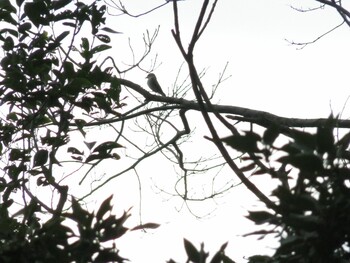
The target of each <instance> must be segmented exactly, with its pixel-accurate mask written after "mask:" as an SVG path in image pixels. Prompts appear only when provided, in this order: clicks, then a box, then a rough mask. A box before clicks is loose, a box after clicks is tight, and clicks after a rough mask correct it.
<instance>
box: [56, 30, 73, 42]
mask: <svg viewBox="0 0 350 263" xmlns="http://www.w3.org/2000/svg"><path fill="white" fill-rule="evenodd" d="M69 33H70V31H64V32H63V33H61V34H60V35H59V36H58V37H56V39H55V41H56V42H61V41H62V40H63V39H64V38H66V37H67V36H68V35H69Z"/></svg>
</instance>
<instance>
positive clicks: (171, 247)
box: [88, 0, 350, 263]
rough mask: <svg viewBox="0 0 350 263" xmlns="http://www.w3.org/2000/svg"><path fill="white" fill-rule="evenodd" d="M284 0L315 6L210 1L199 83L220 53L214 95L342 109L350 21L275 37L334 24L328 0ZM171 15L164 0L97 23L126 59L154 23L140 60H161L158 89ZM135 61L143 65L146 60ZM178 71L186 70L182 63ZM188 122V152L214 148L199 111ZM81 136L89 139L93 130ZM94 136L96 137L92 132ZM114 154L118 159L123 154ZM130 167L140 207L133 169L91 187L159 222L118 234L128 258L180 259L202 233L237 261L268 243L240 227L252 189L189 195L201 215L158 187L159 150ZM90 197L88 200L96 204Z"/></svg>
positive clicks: (268, 0)
mask: <svg viewBox="0 0 350 263" xmlns="http://www.w3.org/2000/svg"><path fill="white" fill-rule="evenodd" d="M163 2H164V1H162V0H159V1H156V0H148V1H131V0H130V1H124V4H125V6H126V7H127V8H128V10H129V12H130V13H133V14H137V13H141V12H143V11H146V10H149V9H151V8H153V7H154V6H156V5H158V4H161V3H163ZM201 3H202V1H195V0H185V1H180V2H179V3H178V5H179V7H180V8H179V13H180V18H181V20H180V26H181V30H182V36H183V40H184V42H185V43H187V42H188V39H189V37H190V36H191V34H192V29H193V27H194V22H195V20H196V18H197V14H198V12H199V7H200V4H201ZM292 3H293V6H294V7H304V8H308V7H315V6H317V4H315V2H314V1H288V0H283V1H281V0H264V1H261V0H249V1H248V0H241V1H238V0H236V1H233V0H219V3H218V5H217V9H216V11H215V13H214V15H213V17H212V21H211V23H210V24H209V26H208V28H207V30H206V32H205V33H204V35H203V38H202V39H201V40H200V41H199V44H198V46H197V49H196V52H195V62H196V65H197V68H198V69H203V68H206V69H207V73H206V75H205V77H204V78H203V81H204V84H205V85H206V86H207V87H208V88H210V87H211V86H212V85H213V84H215V82H216V81H217V79H218V76H219V74H220V73H221V72H222V69H223V68H224V66H225V64H226V62H229V66H228V68H227V71H226V75H227V76H229V75H231V77H230V78H229V79H228V80H226V81H225V82H224V83H223V84H222V85H221V86H220V89H219V91H218V93H217V95H216V97H215V98H214V101H215V102H219V103H220V104H226V105H234V106H242V107H247V108H252V109H256V110H263V111H268V112H271V113H273V114H277V115H280V116H285V117H300V118H317V117H327V116H328V115H329V114H330V112H331V109H332V110H333V111H334V113H335V114H337V113H339V112H341V111H342V109H343V107H344V105H345V103H346V100H347V98H348V96H349V94H350V92H349V90H350V89H349V87H348V85H349V84H348V83H349V81H348V76H349V74H348V72H347V70H348V68H347V61H349V59H350V53H349V52H348V47H349V44H350V29H349V28H348V27H346V26H343V27H342V28H340V29H338V30H337V31H335V32H333V33H331V34H330V35H328V36H326V37H325V38H323V39H321V40H319V41H318V42H316V43H315V44H312V45H310V46H307V47H305V48H304V49H302V50H297V49H296V47H295V46H292V45H290V44H289V43H288V42H287V41H286V40H285V39H288V40H290V41H295V42H307V41H312V40H314V39H315V38H317V37H318V36H319V35H321V34H323V33H325V32H326V31H328V30H330V29H331V28H332V27H334V26H336V25H337V24H339V23H340V22H341V18H340V16H339V15H338V14H337V13H336V12H335V11H334V10H332V9H328V8H327V9H326V10H320V11H315V12H308V13H299V12H297V11H295V10H293V9H292V8H291V7H290V6H289V5H290V4H292ZM111 12H113V11H111ZM172 23H173V17H172V10H171V5H170V4H169V5H168V6H166V7H165V8H162V9H159V10H157V11H155V12H153V13H151V14H149V15H147V16H145V17H141V18H137V19H134V18H129V17H126V16H124V17H114V18H110V19H109V20H108V24H107V26H109V27H112V28H113V29H115V30H118V31H121V32H123V34H122V35H115V36H113V37H112V44H113V47H114V49H113V53H111V54H112V55H113V56H114V57H115V58H117V59H121V60H123V61H124V62H126V63H131V61H130V57H131V56H130V53H129V51H128V50H127V48H128V37H130V39H131V45H132V46H133V48H134V51H135V53H136V54H139V55H140V54H142V52H143V47H142V34H143V33H144V32H145V30H147V29H148V30H149V31H150V32H152V31H153V30H154V29H155V28H156V27H157V26H158V25H160V33H159V37H158V39H157V41H156V43H155V45H154V49H153V52H152V55H151V56H150V57H149V60H148V63H149V65H150V64H151V62H150V61H151V59H152V58H154V56H155V55H156V54H157V55H158V62H161V65H160V66H159V67H158V68H157V70H156V71H155V73H156V75H157V77H158V80H159V82H160V83H161V85H162V87H163V90H165V93H167V94H169V89H170V88H171V86H172V85H173V83H174V80H175V78H176V74H177V71H178V69H179V67H180V65H181V63H182V58H181V55H180V52H179V51H178V49H177V47H176V45H175V42H174V40H173V38H172V36H171V33H170V30H171V29H172V28H173V25H172ZM140 43H141V44H140ZM185 46H187V45H185ZM144 65H148V64H147V62H146V63H145V64H144ZM184 69H185V67H184ZM145 76H146V73H145V72H142V71H140V70H139V71H138V70H135V71H134V72H132V73H130V74H128V75H127V76H125V77H126V78H128V79H130V80H132V81H134V82H136V83H138V84H140V85H143V86H144V87H145V86H146V85H145V84H146V80H145ZM183 76H186V71H184V72H183ZM348 108H349V107H348V106H347V105H345V109H344V112H343V113H342V114H343V117H345V118H347V117H349V114H348V112H349V110H348ZM197 116H200V115H199V114H198V115H197ZM190 125H191V127H192V128H194V127H196V128H197V131H196V135H195V137H194V138H193V140H192V141H193V144H190V147H189V150H194V149H197V151H196V152H194V153H193V154H204V155H208V154H210V153H217V150H216V149H215V148H214V147H213V146H212V145H210V143H209V142H208V141H206V140H205V139H203V136H204V135H209V133H208V131H207V129H206V128H204V129H202V127H205V126H203V125H204V124H203V122H202V121H201V119H200V118H197V119H192V122H191V124H190ZM222 135H225V134H222ZM226 135H227V134H226ZM88 136H91V137H90V139H96V134H95V133H93V134H89V135H88ZM98 136H101V137H100V138H102V137H103V135H101V134H98ZM124 153H125V154H127V153H128V149H125V152H124ZM118 162H123V156H122V159H121V160H120V161H118ZM118 162H114V163H111V164H110V165H109V166H106V167H105V168H106V170H107V171H110V170H111V169H113V168H114V167H115V169H116V170H117V169H118V168H119V167H118ZM137 171H138V175H139V177H140V180H141V187H142V191H141V193H142V197H141V202H142V207H141V210H140V207H139V205H140V195H139V185H138V179H137V177H136V175H135V174H133V173H129V174H126V175H124V176H121V177H120V178H118V179H116V180H113V181H111V182H110V183H109V184H108V186H106V187H105V188H103V191H99V192H98V195H99V196H101V200H103V198H105V197H107V196H109V195H110V194H111V193H113V194H114V196H115V199H114V206H115V210H116V211H117V212H118V213H121V211H123V210H124V209H125V210H126V209H128V208H129V207H131V206H132V207H133V209H132V217H131V219H130V220H129V223H128V224H129V225H130V226H132V225H133V224H134V225H136V224H138V222H139V219H140V217H141V219H142V221H143V222H144V223H145V222H156V223H160V224H161V227H160V228H158V229H156V230H150V231H148V233H142V232H140V231H138V232H134V233H128V234H126V235H125V236H124V237H122V238H121V239H120V240H119V241H118V242H117V246H118V248H119V249H120V251H121V256H125V257H127V258H129V259H130V260H131V262H133V263H141V262H165V261H166V260H168V259H170V258H173V259H174V260H175V261H179V262H184V261H185V252H184V248H183V241H182V239H183V238H186V239H188V240H190V241H191V242H193V244H195V245H196V246H197V247H198V248H199V244H200V242H204V243H205V248H206V250H207V251H209V252H211V256H213V253H214V252H216V251H217V250H218V249H219V247H220V246H221V245H222V244H223V243H224V242H226V241H229V246H228V248H227V249H226V252H227V254H228V255H229V256H231V257H232V258H233V259H234V260H236V261H237V262H245V260H244V257H249V256H251V255H254V254H259V253H265V252H266V253H268V252H269V251H271V250H269V247H271V246H273V242H272V241H271V240H260V241H256V238H253V237H249V238H244V237H242V236H241V235H243V234H245V233H248V232H251V231H253V228H252V224H251V223H250V222H249V221H248V220H246V219H245V218H244V217H243V215H246V214H247V212H246V211H247V209H249V208H252V207H253V208H254V206H255V205H257V204H258V203H257V202H256V197H255V196H253V195H252V194H250V193H248V191H247V190H246V189H245V188H244V187H237V188H233V190H231V192H230V193H227V194H226V195H225V196H223V197H220V198H217V199H214V200H210V201H206V202H202V203H201V202H198V203H189V207H190V208H191V211H192V212H193V213H194V214H195V215H196V216H199V217H201V219H196V218H195V216H194V215H193V214H191V213H190V212H189V210H188V209H187V208H186V206H185V205H184V204H183V203H182V201H181V200H180V199H179V198H176V197H173V198H171V197H170V196H169V195H167V194H164V193H161V192H160V190H159V189H158V188H162V189H167V190H169V189H173V183H174V182H175V179H176V173H175V172H174V167H173V166H172V165H171V164H169V162H167V161H166V159H165V158H164V157H163V156H161V155H157V156H155V157H152V158H151V159H150V160H149V161H146V162H145V163H144V164H142V165H141V166H140V167H139V168H138V170H137ZM225 172H226V171H223V173H225ZM225 176H227V177H230V178H233V179H232V183H238V181H237V180H236V178H235V175H234V174H232V173H228V174H226V175H225ZM267 178H268V177H262V178H260V179H259V178H257V179H256V182H257V183H260V184H259V185H261V186H263V187H264V188H265V189H268V186H269V185H268V184H269V183H270V181H269V180H266V179H267ZM163 187H164V188H163ZM100 202H101V201H100V200H98V201H96V203H97V204H100ZM139 213H141V214H139ZM135 251H137V253H135Z"/></svg>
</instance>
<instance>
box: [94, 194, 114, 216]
mask: <svg viewBox="0 0 350 263" xmlns="http://www.w3.org/2000/svg"><path fill="white" fill-rule="evenodd" d="M112 198H113V195H111V196H110V197H108V198H107V199H106V200H104V201H103V203H102V204H101V205H100V208H99V209H98V211H97V213H96V218H97V220H101V219H102V218H103V216H104V215H105V214H106V213H107V212H108V211H111V210H112V206H111V200H112Z"/></svg>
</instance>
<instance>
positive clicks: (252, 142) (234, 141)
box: [221, 132, 261, 153]
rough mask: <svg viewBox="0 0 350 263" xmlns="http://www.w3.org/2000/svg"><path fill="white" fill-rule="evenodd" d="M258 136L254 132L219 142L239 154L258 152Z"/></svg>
mask: <svg viewBox="0 0 350 263" xmlns="http://www.w3.org/2000/svg"><path fill="white" fill-rule="evenodd" d="M260 139H261V137H260V135H258V134H257V133H254V132H245V134H244V135H232V136H229V137H226V138H222V139H221V140H222V141H223V142H225V143H226V144H227V145H229V146H231V147H232V148H233V149H235V150H237V151H240V152H244V153H245V152H259V151H260V150H259V148H258V145H257V143H258V141H259V140H260Z"/></svg>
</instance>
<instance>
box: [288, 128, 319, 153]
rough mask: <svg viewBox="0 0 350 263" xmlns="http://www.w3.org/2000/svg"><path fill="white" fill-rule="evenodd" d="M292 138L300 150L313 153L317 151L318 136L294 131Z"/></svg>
mask: <svg viewBox="0 0 350 263" xmlns="http://www.w3.org/2000/svg"><path fill="white" fill-rule="evenodd" d="M290 137H291V138H293V139H294V142H295V146H296V147H297V148H298V149H300V150H303V151H309V152H312V151H314V150H315V149H316V135H314V134H311V133H308V132H304V131H299V130H292V131H291V134H290Z"/></svg>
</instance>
